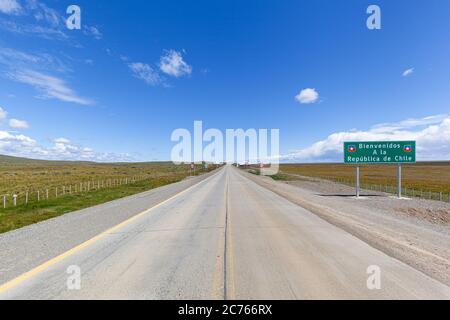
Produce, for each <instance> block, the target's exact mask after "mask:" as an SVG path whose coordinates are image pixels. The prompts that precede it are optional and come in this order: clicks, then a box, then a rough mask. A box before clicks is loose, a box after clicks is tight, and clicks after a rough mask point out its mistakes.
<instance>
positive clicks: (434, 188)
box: [276, 161, 450, 194]
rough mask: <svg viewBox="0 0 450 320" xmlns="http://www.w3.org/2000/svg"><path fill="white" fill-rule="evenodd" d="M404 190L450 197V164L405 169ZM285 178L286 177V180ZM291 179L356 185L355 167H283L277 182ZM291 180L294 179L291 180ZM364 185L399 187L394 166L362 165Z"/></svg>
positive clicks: (362, 181) (437, 163)
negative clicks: (300, 178) (298, 178)
mask: <svg viewBox="0 0 450 320" xmlns="http://www.w3.org/2000/svg"><path fill="white" fill-rule="evenodd" d="M402 171H403V179H402V180H403V187H405V188H408V189H414V190H417V191H421V190H422V191H424V192H430V191H431V192H434V193H440V192H442V193H444V194H449V193H450V162H448V161H447V162H420V163H417V164H412V165H410V164H408V165H403V166H402ZM283 174H285V175H287V176H285V177H283ZM291 175H299V176H305V177H314V178H322V179H328V180H333V181H338V182H343V183H350V184H353V183H354V182H355V166H351V165H344V164H282V165H281V167H280V175H279V176H278V177H276V178H279V179H280V180H282V179H289V176H291ZM291 178H295V177H294V176H291ZM361 183H362V184H363V185H366V184H367V185H371V186H380V185H381V186H383V187H384V186H390V187H395V186H396V185H397V167H396V166H395V165H362V166H361Z"/></svg>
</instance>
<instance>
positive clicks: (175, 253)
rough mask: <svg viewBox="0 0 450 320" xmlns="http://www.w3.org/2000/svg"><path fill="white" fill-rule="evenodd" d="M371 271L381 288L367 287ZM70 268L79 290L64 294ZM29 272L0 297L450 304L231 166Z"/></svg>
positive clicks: (413, 273) (408, 270) (423, 281)
mask: <svg viewBox="0 0 450 320" xmlns="http://www.w3.org/2000/svg"><path fill="white" fill-rule="evenodd" d="M130 201H132V200H130ZM50 258H53V257H50ZM50 258H49V259H50ZM372 265H376V266H378V267H379V268H380V270H381V289H380V290H369V289H368V288H367V278H368V276H369V275H368V274H367V268H368V267H369V266H372ZM70 266H78V267H79V268H80V270H81V289H80V290H68V287H67V280H68V277H69V276H70V275H69V274H68V273H67V269H68V268H69V267H70ZM36 267H37V268H35V269H33V270H31V271H30V272H28V273H25V274H23V275H22V276H19V277H18V278H16V279H15V280H12V281H11V282H8V283H6V284H5V285H3V286H0V298H2V299H19V298H20V299H318V298H320V299H322V298H325V299H327V298H330V299H335V298H340V299H347V298H351V299H361V298H368V299H427V298H437V299H442V298H446V299H450V288H448V287H447V286H445V285H444V284H441V283H439V282H437V281H436V280H433V279H431V278H430V277H428V276H426V275H424V274H423V273H421V272H419V271H417V270H415V269H413V268H412V267H409V266H408V265H406V264H404V263H402V262H399V261H398V260H396V259H393V258H391V257H389V256H387V255H385V254H384V253H382V252H380V251H378V250H376V249H374V248H372V247H370V246H369V245H367V244H366V243H364V242H363V241H361V240H359V239H357V238H355V237H353V236H352V235H350V234H349V233H346V232H345V231H343V230H341V229H339V228H337V227H334V226H333V225H331V224H329V223H327V222H325V221H324V220H321V219H320V218H318V217H317V216H315V215H314V214H312V213H310V212H308V211H307V210H305V209H303V208H301V207H299V206H297V205H294V204H293V203H291V202H289V201H287V200H285V199H284V198H282V197H280V196H278V195H276V194H274V193H273V192H271V191H269V190H267V189H265V188H263V187H261V186H259V185H257V184H255V183H254V182H252V181H250V180H249V179H248V178H246V177H244V176H243V175H242V174H241V173H240V172H239V171H238V170H237V169H235V168H233V167H226V168H224V169H222V170H220V171H219V172H218V173H216V174H215V175H213V176H211V177H209V178H207V179H205V180H203V181H201V182H200V183H198V184H196V185H194V186H191V187H190V188H188V189H185V190H184V191H183V192H182V193H181V194H178V195H175V196H173V197H172V198H169V199H168V200H166V201H164V202H162V203H160V204H159V205H156V206H154V207H152V208H151V209H149V210H147V211H144V212H142V213H140V214H138V215H136V216H134V217H131V218H129V219H128V220H125V221H124V222H122V223H120V224H119V225H118V226H116V227H113V228H111V229H109V230H106V231H105V232H103V233H100V234H99V235H98V236H96V237H94V238H93V239H92V240H90V241H88V242H85V243H83V244H81V245H79V246H76V247H75V248H73V249H71V250H69V251H68V252H66V253H64V254H62V255H60V256H58V257H56V258H53V259H50V260H49V261H48V262H46V263H44V264H41V265H40V266H36Z"/></svg>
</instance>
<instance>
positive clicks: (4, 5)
mask: <svg viewBox="0 0 450 320" xmlns="http://www.w3.org/2000/svg"><path fill="white" fill-rule="evenodd" d="M21 10H22V7H21V5H20V4H19V3H18V2H17V0H0V12H3V13H6V14H18V13H19V12H20V11H21Z"/></svg>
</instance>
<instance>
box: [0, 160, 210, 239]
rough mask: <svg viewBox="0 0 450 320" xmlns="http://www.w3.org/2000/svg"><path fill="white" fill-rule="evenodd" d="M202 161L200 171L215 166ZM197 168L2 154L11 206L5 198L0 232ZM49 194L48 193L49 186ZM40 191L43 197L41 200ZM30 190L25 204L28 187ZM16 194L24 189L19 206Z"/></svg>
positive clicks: (2, 183) (0, 179)
mask: <svg viewBox="0 0 450 320" xmlns="http://www.w3.org/2000/svg"><path fill="white" fill-rule="evenodd" d="M215 168H216V167H215V166H210V167H209V168H208V169H204V168H203V167H202V166H197V167H196V170H195V175H198V174H201V173H205V172H207V171H211V170H213V169H215ZM191 174H194V172H191V170H190V166H189V165H179V166H177V165H174V164H172V163H169V162H161V163H112V164H100V163H91V162H64V161H41V160H29V159H23V158H15V157H8V156H0V195H1V196H3V195H7V196H8V197H7V199H8V201H7V206H6V209H4V208H3V200H2V199H3V197H2V198H1V199H0V233H3V232H7V231H10V230H14V229H17V228H21V227H24V226H26V225H29V224H32V223H37V222H40V221H43V220H46V219H50V218H53V217H56V216H59V215H62V214H65V213H68V212H72V211H75V210H79V209H83V208H87V207H91V206H93V205H97V204H101V203H105V202H108V201H111V200H114V199H118V198H122V197H126V196H129V195H133V194H136V193H140V192H143V191H146V190H150V189H153V188H157V187H160V186H164V185H167V184H170V183H174V182H178V181H181V180H183V179H184V178H186V177H188V176H190V175H191ZM133 177H140V178H141V180H139V181H137V182H135V183H129V184H124V183H122V184H121V185H116V186H112V187H108V188H106V187H104V188H99V189H98V190H97V189H96V188H92V189H91V190H90V191H89V192H71V193H70V194H69V192H68V191H66V193H65V194H64V195H62V194H60V196H59V197H55V188H59V190H60V191H59V192H60V193H61V192H62V187H63V186H65V188H66V190H67V188H68V186H72V187H73V188H72V189H71V190H73V191H75V189H74V188H75V186H78V185H79V184H80V183H86V182H87V181H90V182H91V181H94V182H98V181H103V182H105V181H108V180H109V181H119V180H120V179H122V182H123V181H124V180H125V179H131V178H133ZM46 189H49V190H50V193H51V194H50V196H49V199H48V200H47V199H44V197H45V196H44V194H45V190H46ZM37 191H40V195H41V196H40V197H41V201H39V202H38V201H37V199H36V196H37ZM26 192H28V194H29V201H28V204H25V200H24V199H25V196H24V195H25V193H26ZM12 194H18V195H19V198H18V201H17V206H16V207H14V206H13V204H12V196H11V195H12Z"/></svg>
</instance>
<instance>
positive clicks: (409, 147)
mask: <svg viewBox="0 0 450 320" xmlns="http://www.w3.org/2000/svg"><path fill="white" fill-rule="evenodd" d="M404 150H405V152H412V146H405V148H404Z"/></svg>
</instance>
